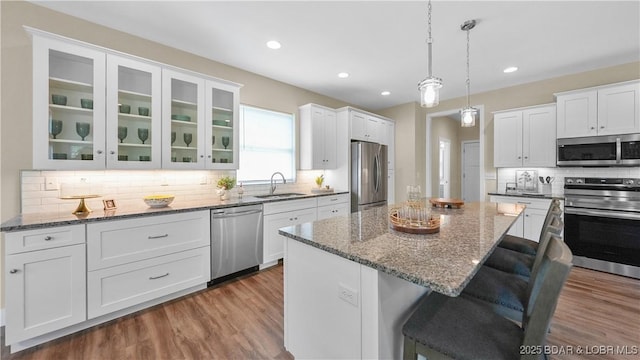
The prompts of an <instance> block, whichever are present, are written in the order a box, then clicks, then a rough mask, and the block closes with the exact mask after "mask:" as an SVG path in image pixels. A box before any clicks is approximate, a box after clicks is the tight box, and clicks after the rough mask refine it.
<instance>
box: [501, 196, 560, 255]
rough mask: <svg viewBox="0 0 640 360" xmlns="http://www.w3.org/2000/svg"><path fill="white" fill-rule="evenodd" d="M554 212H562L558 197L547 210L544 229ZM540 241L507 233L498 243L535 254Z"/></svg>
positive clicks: (511, 248)
mask: <svg viewBox="0 0 640 360" xmlns="http://www.w3.org/2000/svg"><path fill="white" fill-rule="evenodd" d="M553 214H558V215H560V214H562V209H561V208H560V200H558V199H553V200H551V204H550V205H549V210H547V215H546V216H545V219H544V223H543V225H542V228H543V229H544V228H545V226H546V225H547V223H548V222H549V221H551V216H552V215H553ZM540 236H542V234H540ZM539 243H540V242H535V241H533V240H529V239H525V238H522V237H519V236H513V235H505V236H504V237H503V238H502V240H501V241H500V243H498V247H501V248H505V249H509V250H513V251H517V252H520V253H523V254H529V255H534V256H535V255H536V253H537V252H538V246H539Z"/></svg>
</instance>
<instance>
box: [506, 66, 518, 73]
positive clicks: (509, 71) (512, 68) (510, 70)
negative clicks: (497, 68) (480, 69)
mask: <svg viewBox="0 0 640 360" xmlns="http://www.w3.org/2000/svg"><path fill="white" fill-rule="evenodd" d="M514 71H518V67H517V66H509V67H508V68H506V69H504V70H502V72H504V73H505V74H508V73H512V72H514Z"/></svg>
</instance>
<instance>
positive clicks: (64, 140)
mask: <svg viewBox="0 0 640 360" xmlns="http://www.w3.org/2000/svg"><path fill="white" fill-rule="evenodd" d="M49 142H50V143H58V144H80V145H93V141H89V140H84V141H83V140H67V139H49Z"/></svg>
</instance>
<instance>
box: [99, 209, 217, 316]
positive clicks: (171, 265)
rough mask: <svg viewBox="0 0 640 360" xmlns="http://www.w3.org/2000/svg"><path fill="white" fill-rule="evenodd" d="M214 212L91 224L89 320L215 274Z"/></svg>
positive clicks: (194, 284) (202, 280) (187, 286)
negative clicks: (212, 228)
mask: <svg viewBox="0 0 640 360" xmlns="http://www.w3.org/2000/svg"><path fill="white" fill-rule="evenodd" d="M209 224H210V221H209V211H193V212H186V213H179V214H171V215H157V216H149V217H144V218H135V219H125V220H114V221H105V222H99V223H92V224H87V245H88V248H87V259H88V264H87V268H88V270H89V271H88V273H87V280H88V281H87V283H88V288H87V290H88V291H87V303H88V309H87V312H88V318H89V319H93V318H95V317H98V316H101V315H105V314H108V313H111V312H114V311H117V310H121V309H125V308H127V307H130V306H133V305H137V304H141V303H144V302H146V301H149V300H153V299H156V298H159V297H162V296H165V295H169V294H171V293H174V292H177V291H180V290H184V289H188V288H190V287H193V286H197V285H201V284H204V283H206V282H207V281H209V280H210V277H211V275H210V274H211V268H210V266H211V262H210V261H211V251H210V249H211V247H210V242H211V240H210V239H211V236H210V233H211V232H210V231H211V230H210V227H209V226H210V225H209Z"/></svg>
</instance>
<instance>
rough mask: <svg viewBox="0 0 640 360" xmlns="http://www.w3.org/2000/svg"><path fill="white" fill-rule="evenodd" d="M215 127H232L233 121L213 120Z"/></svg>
mask: <svg viewBox="0 0 640 360" xmlns="http://www.w3.org/2000/svg"><path fill="white" fill-rule="evenodd" d="M213 125H218V126H231V121H229V120H213Z"/></svg>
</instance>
